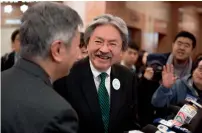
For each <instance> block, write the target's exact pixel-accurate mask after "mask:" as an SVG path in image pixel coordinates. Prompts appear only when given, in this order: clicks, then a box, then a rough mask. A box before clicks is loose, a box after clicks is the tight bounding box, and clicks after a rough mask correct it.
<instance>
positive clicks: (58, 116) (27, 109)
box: [1, 59, 78, 133]
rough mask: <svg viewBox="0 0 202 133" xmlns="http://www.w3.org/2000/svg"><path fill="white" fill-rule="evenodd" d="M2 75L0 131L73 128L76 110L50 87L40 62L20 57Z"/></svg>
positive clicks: (57, 132) (56, 132)
mask: <svg viewBox="0 0 202 133" xmlns="http://www.w3.org/2000/svg"><path fill="white" fill-rule="evenodd" d="M1 76H2V77H1V129H2V133H75V132H76V130H77V128H78V123H77V122H78V119H77V115H76V112H75V111H74V110H73V109H72V107H71V106H70V104H69V103H68V102H67V101H65V99H63V98H62V97H61V96H60V95H59V94H58V93H57V92H55V91H54V89H52V87H51V86H52V85H51V82H50V80H49V78H48V75H47V74H46V73H45V71H44V70H43V69H42V68H41V67H40V66H38V65H36V64H34V63H32V62H30V61H28V60H25V59H19V61H18V62H17V64H15V65H14V67H12V68H11V69H8V70H6V71H4V72H2V75H1Z"/></svg>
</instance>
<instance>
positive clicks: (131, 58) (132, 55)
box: [121, 41, 139, 72]
mask: <svg viewBox="0 0 202 133" xmlns="http://www.w3.org/2000/svg"><path fill="white" fill-rule="evenodd" d="M138 50H139V47H138V46H137V45H136V43H135V42H132V41H130V42H129V44H128V48H127V50H126V51H124V52H123V56H122V61H121V65H123V66H125V67H127V68H128V69H130V70H131V71H132V72H136V66H135V63H136V62H137V59H138Z"/></svg>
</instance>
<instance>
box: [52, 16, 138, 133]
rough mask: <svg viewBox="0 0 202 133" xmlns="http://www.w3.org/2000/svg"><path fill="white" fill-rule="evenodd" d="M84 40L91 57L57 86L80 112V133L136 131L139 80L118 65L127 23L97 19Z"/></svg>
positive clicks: (126, 40)
mask: <svg viewBox="0 0 202 133" xmlns="http://www.w3.org/2000/svg"><path fill="white" fill-rule="evenodd" d="M84 41H85V43H86V44H87V49H88V53H89V57H87V58H85V59H83V60H81V61H79V62H77V63H76V64H75V65H74V66H73V68H72V69H71V72H70V75H68V76H67V77H65V78H62V79H60V80H58V81H57V82H56V83H55V86H54V87H55V89H56V90H57V91H58V92H59V93H60V94H61V95H62V96H63V97H64V98H65V99H66V100H67V101H69V102H70V104H71V105H72V106H73V108H74V109H75V110H76V112H77V113H78V116H79V120H80V121H79V133H123V132H124V131H128V130H130V129H135V128H136V125H135V122H136V115H137V114H136V113H137V112H136V102H137V101H136V90H135V89H136V87H135V85H136V79H135V78H134V75H133V74H132V73H131V72H130V70H128V69H127V68H125V67H123V66H121V65H119V64H117V62H118V61H120V60H119V59H120V54H121V52H122V51H124V50H126V48H127V44H128V30H127V26H126V24H125V22H124V21H123V20H122V19H121V18H119V17H116V16H113V15H110V14H105V15H102V16H98V17H96V18H95V19H94V20H93V22H91V23H90V24H89V26H88V27H87V28H86V30H85V33H84ZM126 77H127V78H126Z"/></svg>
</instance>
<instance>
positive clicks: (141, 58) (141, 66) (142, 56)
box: [135, 50, 148, 79]
mask: <svg viewBox="0 0 202 133" xmlns="http://www.w3.org/2000/svg"><path fill="white" fill-rule="evenodd" d="M147 56H148V52H146V51H145V50H140V51H139V52H138V58H137V61H136V63H135V66H136V73H137V77H138V79H139V78H141V77H142V75H143V74H144V70H145V68H146V62H147Z"/></svg>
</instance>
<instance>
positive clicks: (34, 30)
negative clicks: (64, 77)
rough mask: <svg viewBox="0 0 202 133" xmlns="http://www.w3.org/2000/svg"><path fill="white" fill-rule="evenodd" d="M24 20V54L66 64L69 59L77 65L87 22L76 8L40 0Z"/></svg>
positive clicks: (22, 40) (22, 53)
mask: <svg viewBox="0 0 202 133" xmlns="http://www.w3.org/2000/svg"><path fill="white" fill-rule="evenodd" d="M21 21H22V24H21V27H20V36H21V38H20V43H21V51H20V54H21V56H22V57H24V58H37V59H47V58H48V59H50V60H52V61H54V62H55V63H57V64H63V67H65V65H64V63H65V62H66V64H67V62H68V64H73V62H74V59H75V58H76V56H77V52H76V49H77V48H78V47H79V41H80V34H79V32H78V28H79V26H82V25H83V22H82V20H81V18H80V16H79V15H78V13H77V12H76V11H74V10H73V9H71V8H70V7H68V6H66V5H63V4H59V3H54V2H39V3H37V4H35V5H34V6H32V7H30V8H29V9H28V10H27V11H26V12H25V13H24V15H23V17H22V20H21ZM77 45H78V46H77ZM78 50H79V48H78ZM71 51H74V52H71ZM66 60H67V61H66ZM66 67H67V66H66Z"/></svg>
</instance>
